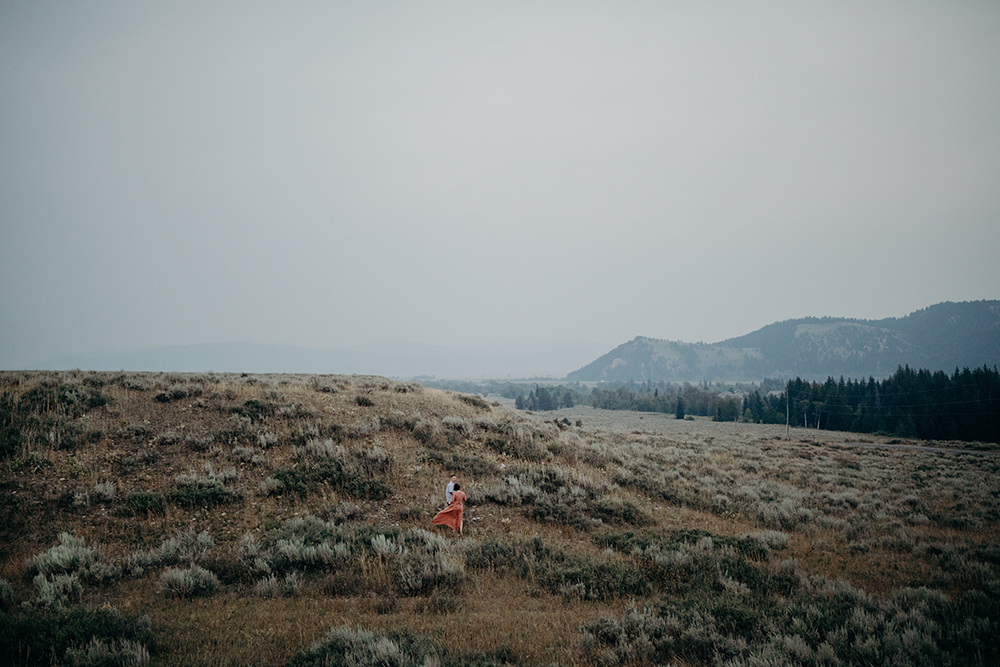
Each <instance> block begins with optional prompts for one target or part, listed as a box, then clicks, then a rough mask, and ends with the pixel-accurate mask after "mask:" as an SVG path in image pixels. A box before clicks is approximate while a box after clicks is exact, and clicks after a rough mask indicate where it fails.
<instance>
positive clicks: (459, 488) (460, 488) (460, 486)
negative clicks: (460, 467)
mask: <svg viewBox="0 0 1000 667" xmlns="http://www.w3.org/2000/svg"><path fill="white" fill-rule="evenodd" d="M461 490H462V485H461V484H456V485H455V488H454V489H452V491H461Z"/></svg>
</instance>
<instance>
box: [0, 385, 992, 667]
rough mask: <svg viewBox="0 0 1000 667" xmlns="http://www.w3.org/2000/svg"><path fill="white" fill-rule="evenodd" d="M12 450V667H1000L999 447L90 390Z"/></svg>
mask: <svg viewBox="0 0 1000 667" xmlns="http://www.w3.org/2000/svg"><path fill="white" fill-rule="evenodd" d="M0 438H2V439H0V456H2V457H3V458H2V461H0V465H2V474H0V499H2V500H0V664H12V665H52V664H56V665H115V664H121V665H143V664H149V665H190V666H196V665H197V666H208V665H212V666H222V665H227V666H228V665H232V666H242V665H317V666H318V665H350V666H352V667H364V666H367V665H382V666H385V667H395V666H399V667H403V666H408V665H413V666H415V667H419V666H422V665H427V666H428V667H433V666H448V665H503V664H517V665H580V666H591V665H593V666H597V665H617V664H626V665H653V664H663V665H667V664H677V665H732V666H734V667H735V666H738V665H785V664H787V665H881V664H891V665H928V664H942V665H996V664H1000V648H998V639H997V637H1000V457H998V456H997V450H996V448H995V447H993V448H991V447H988V446H986V445H982V446H980V445H977V444H976V443H972V444H970V443H952V442H923V441H916V440H900V439H890V438H884V437H876V436H858V435H852V434H847V433H837V432H829V431H817V430H812V429H808V430H807V429H801V428H792V429H791V430H790V431H789V432H788V436H787V437H786V430H785V427H784V426H773V425H771V426H768V425H756V424H747V423H715V422H711V421H707V420H704V419H701V418H698V419H687V420H677V419H674V418H673V416H670V415H663V414H652V413H635V412H610V411H603V410H595V409H593V408H590V407H578V408H569V409H563V410H559V411H554V412H544V413H535V414H530V413H525V412H517V411H515V410H513V409H512V408H510V407H508V406H506V405H502V404H501V403H500V402H496V401H493V400H492V397H489V398H483V397H481V396H472V395H466V394H457V393H451V392H446V391H440V390H435V389H429V388H425V387H423V386H421V385H419V384H415V383H410V382H398V381H393V380H388V379H385V378H381V377H372V376H332V375H254V374H250V375H246V374H242V375H241V374H224V373H205V374H178V373H170V374H167V373H125V372H119V373H98V372H81V371H71V372H14V371H11V372H2V373H0ZM452 473H454V474H455V475H457V478H458V481H459V483H460V484H461V486H462V487H463V490H465V491H466V493H467V494H468V497H469V502H468V503H467V505H466V507H465V529H464V533H463V535H461V536H459V535H458V534H456V533H455V532H454V531H452V530H451V529H450V528H441V527H438V526H435V525H433V524H432V523H431V518H432V517H433V516H434V514H435V513H436V512H437V511H438V510H439V509H441V508H442V507H443V506H444V486H445V483H446V482H447V480H448V476H449V475H450V474H452Z"/></svg>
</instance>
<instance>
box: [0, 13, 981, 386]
mask: <svg viewBox="0 0 1000 667" xmlns="http://www.w3.org/2000/svg"><path fill="white" fill-rule="evenodd" d="M0 230H2V231H0V233H2V237H0V240H2V243H0V340H2V349H0V368H9V367H14V366H17V365H19V364H25V363H29V362H31V361H32V360H38V359H43V358H46V357H50V356H54V355H59V354H65V353H73V352H86V351H93V350H103V349H114V348H141V347H154V346H161V345H183V344H192V343H208V342H222V341H246V342H254V343H282V344H289V345H298V346H303V347H318V348H333V347H345V346H353V345H357V344H361V343H365V342H379V341H403V340H406V341H417V342H424V343H441V344H454V343H474V342H487V343H489V342H495V343H501V342H541V341H549V340H554V339H564V338H577V339H585V340H590V341H595V342H600V343H607V344H608V349H610V348H611V347H613V346H614V345H617V344H619V343H622V342H625V341H626V340H629V339H631V338H633V337H635V336H636V335H643V336H651V337H654V338H666V339H671V340H684V341H690V342H696V341H699V340H702V341H705V342H716V341H719V340H723V339H725V338H730V337H733V336H738V335H742V334H745V333H749V332H750V331H753V330H756V329H758V328H760V327H762V326H764V325H766V324H770V323H771V322H774V321H778V320H784V319H789V318H796V317H804V316H810V315H815V316H823V315H832V316H845V317H860V318H881V317H888V316H903V315H906V314H908V313H910V312H911V311H913V310H916V309H919V308H923V307H926V306H929V305H932V304H934V303H938V302H940V301H965V300H975V299H984V298H990V299H992V298H1000V268H998V261H997V255H998V251H1000V3H997V2H994V1H988V2H919V1H917V2H914V1H909V0H908V1H906V2H877V3H876V2H840V1H838V2H828V3H811V2H810V3H803V2H743V1H741V2H693V1H692V2H666V1H662V0H657V1H654V2H585V1H578V0H574V1H573V2H534V1H531V2H527V1H526V2H511V1H506V0H505V1H504V2H492V3H489V2H467V1H463V2H458V1H452V2H437V1H433V0H423V1H420V2H308V3H306V2H288V3H286V2H280V3H279V2H267V3H263V2H262V3H255V2H246V1H241V2H233V3H225V2H207V3H206V2H190V3H188V2H177V1H174V0H172V1H171V2H162V3H136V2H86V3H84V2H37V1H32V2H10V1H7V0H0Z"/></svg>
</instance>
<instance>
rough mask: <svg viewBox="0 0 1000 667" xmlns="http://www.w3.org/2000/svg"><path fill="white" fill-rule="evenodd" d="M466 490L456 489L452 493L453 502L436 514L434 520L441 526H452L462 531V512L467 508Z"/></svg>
mask: <svg viewBox="0 0 1000 667" xmlns="http://www.w3.org/2000/svg"><path fill="white" fill-rule="evenodd" d="M464 502H465V491H456V492H455V493H453V494H451V502H450V503H449V504H448V506H447V507H445V508H444V509H443V510H441V511H440V512H438V513H437V514H435V515H434V518H433V519H432V521H433V522H434V523H436V524H437V525H439V526H451V527H452V528H454V529H455V530H457V531H459V532H461V531H462V513H463V512H464V511H465V508H464V507H463V506H462V503H464Z"/></svg>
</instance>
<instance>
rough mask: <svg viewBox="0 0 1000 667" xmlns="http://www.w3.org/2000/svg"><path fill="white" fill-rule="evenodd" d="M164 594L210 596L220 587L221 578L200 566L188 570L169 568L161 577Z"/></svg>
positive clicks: (187, 596)
mask: <svg viewBox="0 0 1000 667" xmlns="http://www.w3.org/2000/svg"><path fill="white" fill-rule="evenodd" d="M160 585H161V587H162V590H163V592H164V593H166V594H167V595H170V596H176V597H185V598H190V597H201V596H208V595H211V594H212V593H214V592H215V590H216V589H217V588H218V587H219V578H218V577H216V576H215V575H214V574H213V573H212V572H210V571H208V570H206V569H205V568H203V567H201V566H199V565H192V566H190V567H187V568H183V569H181V568H168V569H166V570H164V571H163V573H162V574H161V575H160Z"/></svg>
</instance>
